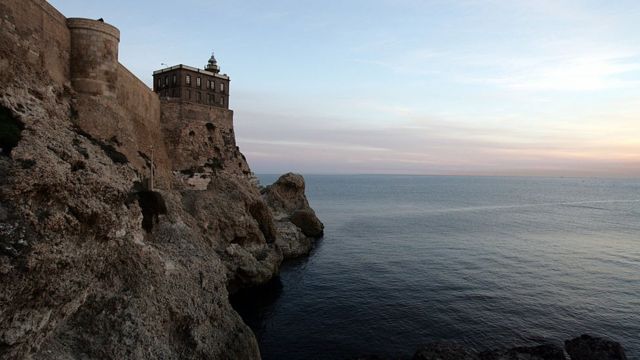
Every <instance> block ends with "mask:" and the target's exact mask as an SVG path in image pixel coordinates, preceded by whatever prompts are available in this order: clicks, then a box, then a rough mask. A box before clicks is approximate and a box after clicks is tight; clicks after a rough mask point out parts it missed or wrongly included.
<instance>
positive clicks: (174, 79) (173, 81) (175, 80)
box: [171, 75, 178, 86]
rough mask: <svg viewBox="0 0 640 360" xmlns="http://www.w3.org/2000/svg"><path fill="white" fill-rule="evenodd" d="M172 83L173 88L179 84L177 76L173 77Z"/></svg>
mask: <svg viewBox="0 0 640 360" xmlns="http://www.w3.org/2000/svg"><path fill="white" fill-rule="evenodd" d="M171 83H172V84H173V86H175V85H176V84H177V83H178V78H177V77H176V76H175V75H173V76H172V78H171Z"/></svg>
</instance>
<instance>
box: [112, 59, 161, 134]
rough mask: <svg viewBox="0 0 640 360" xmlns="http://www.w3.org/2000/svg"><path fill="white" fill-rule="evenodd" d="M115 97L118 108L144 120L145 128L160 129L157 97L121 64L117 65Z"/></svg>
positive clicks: (158, 100)
mask: <svg viewBox="0 0 640 360" xmlns="http://www.w3.org/2000/svg"><path fill="white" fill-rule="evenodd" d="M116 95H117V99H118V104H119V105H120V106H122V107H123V108H125V109H126V110H127V111H128V112H130V113H131V114H135V116H136V117H138V118H139V119H145V122H146V124H147V126H149V127H153V128H157V129H160V99H159V98H158V95H157V94H156V93H154V92H153V91H152V90H151V89H150V88H149V87H148V86H147V85H146V84H145V83H144V82H142V80H140V79H138V78H137V77H136V76H135V75H134V74H133V73H131V71H129V69H127V68H126V67H124V65H122V64H119V65H118V82H117V85H116Z"/></svg>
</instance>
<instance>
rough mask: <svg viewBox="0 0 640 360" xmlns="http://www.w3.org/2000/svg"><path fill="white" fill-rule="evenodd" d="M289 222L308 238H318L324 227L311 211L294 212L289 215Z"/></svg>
mask: <svg viewBox="0 0 640 360" xmlns="http://www.w3.org/2000/svg"><path fill="white" fill-rule="evenodd" d="M291 222H292V223H293V224H294V225H296V226H297V227H299V228H300V230H302V232H303V233H304V234H305V235H306V236H309V237H312V238H318V237H320V236H322V234H323V232H324V225H323V224H322V223H321V222H320V219H318V217H317V216H316V213H315V212H314V211H313V209H310V208H309V209H302V210H296V211H294V212H293V214H291Z"/></svg>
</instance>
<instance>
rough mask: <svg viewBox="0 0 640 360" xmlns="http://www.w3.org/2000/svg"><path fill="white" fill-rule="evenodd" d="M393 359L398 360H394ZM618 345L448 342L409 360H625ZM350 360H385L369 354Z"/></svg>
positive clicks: (582, 340)
mask: <svg viewBox="0 0 640 360" xmlns="http://www.w3.org/2000/svg"><path fill="white" fill-rule="evenodd" d="M394 359H401V357H397V358H394ZM626 359H627V357H626V355H625V352H624V348H623V347H622V345H620V343H618V342H616V341H613V340H609V339H605V338H603V337H598V336H592V335H587V334H585V335H581V336H579V337H576V338H574V339H571V340H566V341H565V342H564V348H563V347H562V346H559V345H556V344H543V345H537V346H518V347H513V348H508V349H494V350H487V351H481V352H474V351H471V350H469V349H467V348H465V347H464V346H461V345H458V344H456V343H451V342H433V343H430V344H427V345H423V346H420V347H419V348H418V349H417V350H416V351H415V353H414V354H413V356H412V357H411V360H626ZM353 360H386V358H383V357H379V356H375V355H370V356H360V357H357V358H355V359H353Z"/></svg>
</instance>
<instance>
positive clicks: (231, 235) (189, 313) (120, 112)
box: [0, 2, 322, 359]
mask: <svg viewBox="0 0 640 360" xmlns="http://www.w3.org/2000/svg"><path fill="white" fill-rule="evenodd" d="M10 3H11V2H10ZM0 8H1V9H2V11H3V14H2V15H3V17H2V19H0V21H1V22H2V28H3V31H2V32H0V51H1V53H2V58H1V59H0V69H1V70H2V71H1V72H0V147H1V148H2V151H1V154H0V358H3V359H5V358H6V359H14V358H15V359H21V358H34V359H68V358H87V359H125V358H150V359H154V358H155V359H178V358H207V359H257V358H259V356H260V355H259V350H258V346H257V343H256V340H255V338H254V336H253V334H252V332H251V331H250V330H249V328H248V327H247V326H246V325H245V324H244V323H243V322H242V320H241V318H240V317H239V316H238V314H237V313H236V312H235V311H234V310H233V309H232V308H231V306H230V304H229V301H228V296H229V292H233V291H235V290H237V289H239V288H241V287H246V286H252V285H257V284H260V283H263V282H266V281H268V280H270V279H271V278H272V277H273V276H275V275H276V274H277V273H278V270H279V267H280V264H281V262H282V260H283V259H284V258H285V257H290V256H296V255H300V254H304V253H306V252H308V249H309V248H310V246H311V244H312V242H313V239H314V238H315V237H317V236H320V234H321V232H319V231H318V228H320V229H321V227H322V226H321V223H320V222H319V221H318V220H317V218H316V217H315V215H314V214H313V212H312V210H310V208H309V207H308V203H307V201H306V199H305V197H304V192H303V191H304V182H303V180H302V178H301V177H299V176H294V175H287V176H286V177H285V178H295V179H296V187H295V188H291V187H286V189H287V190H286V191H284V190H283V191H282V192H280V190H278V189H280V188H281V185H280V183H282V182H284V180H282V181H279V183H276V184H275V185H273V186H272V187H270V188H269V189H270V190H265V191H266V193H265V194H267V195H265V194H261V190H260V189H259V188H258V187H257V186H256V185H255V184H254V183H253V182H251V181H250V179H249V178H248V177H246V176H244V175H242V174H238V172H237V171H236V172H226V171H216V172H213V173H212V174H210V177H211V179H210V181H209V182H208V184H207V185H206V188H205V189H204V190H198V191H196V190H190V189H188V188H185V187H184V186H181V185H182V184H181V182H180V179H175V178H172V173H171V171H170V169H171V166H172V164H171V163H170V161H171V160H170V157H169V156H167V155H166V151H165V150H164V148H163V146H164V145H163V139H162V138H159V137H158V136H159V134H161V131H160V129H155V130H154V129H150V128H148V126H149V125H148V124H146V125H145V124H144V123H142V122H140V123H139V125H135V126H132V127H129V128H127V127H126V126H125V127H123V126H124V125H126V124H128V123H129V122H128V120H127V119H129V114H128V113H127V112H126V111H125V110H126V109H123V108H122V107H118V106H117V105H113V104H111V103H108V104H105V105H104V108H105V109H111V110H113V111H111V110H109V111H102V112H90V111H89V112H82V111H80V112H79V111H77V106H78V103H86V104H89V105H90V104H97V103H103V102H104V100H103V99H100V98H99V97H90V96H81V95H80V94H76V93H75V91H74V89H72V88H71V86H70V85H69V83H68V82H64V81H61V79H59V78H55V77H53V76H51V73H50V72H48V71H47V70H46V69H45V68H42V64H43V62H41V61H39V60H38V56H37V54H36V55H34V53H33V52H34V51H35V50H33V49H36V48H37V47H34V46H35V45H34V46H32V44H31V42H33V41H36V40H37V41H40V39H38V37H37V34H36V33H34V32H30V31H27V30H24V29H21V28H20V26H19V25H17V24H16V23H17V21H16V20H15V18H16V17H18V16H21V14H19V13H12V12H11V11H12V8H11V7H5V5H2V6H0ZM22 15H24V14H22ZM34 39H35V40H34ZM28 59H32V60H33V61H27V60H28ZM84 108H85V109H87V108H88V107H87V106H85V107H84ZM83 116H84V117H90V118H83ZM112 116H113V117H114V119H112V118H111V117H112ZM112 120H113V121H114V123H111V125H109V126H102V125H101V124H102V122H104V123H109V122H110V121H112ZM139 120H140V119H139ZM87 124H88V125H87ZM114 124H116V125H114ZM121 125H122V126H121ZM132 129H133V130H132ZM110 134H112V136H110ZM123 139H124V140H123ZM140 144H146V145H148V146H145V147H144V148H143V147H142V146H141V145H140ZM150 145H154V146H155V149H156V156H157V159H159V160H157V161H158V163H157V164H156V166H158V169H157V176H158V179H159V180H158V184H159V185H158V188H156V189H154V191H149V189H145V187H144V186H142V184H143V183H144V180H145V176H146V171H147V168H148V166H150V163H149V161H148V153H149V151H148V147H149V146H150ZM233 145H234V146H233V148H232V149H231V148H230V149H222V150H223V151H228V152H230V153H235V152H237V149H236V148H235V143H234V142H233ZM202 165H205V164H202ZM276 193H278V194H280V193H282V194H286V195H287V198H286V200H287V201H289V202H291V203H295V204H296V205H295V206H287V207H281V206H280V205H281V204H280V203H276V202H274V201H273V200H272V198H271V197H270V196H269V195H268V194H276ZM296 212H303V213H304V216H302V219H303V220H293V221H294V222H292V219H298V218H299V217H300V215H299V214H298V215H296ZM274 214H275V215H274ZM295 224H298V225H295ZM307 224H311V225H307ZM309 229H312V231H310V230H309ZM291 249H304V251H302V250H296V251H292V250H291Z"/></svg>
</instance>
